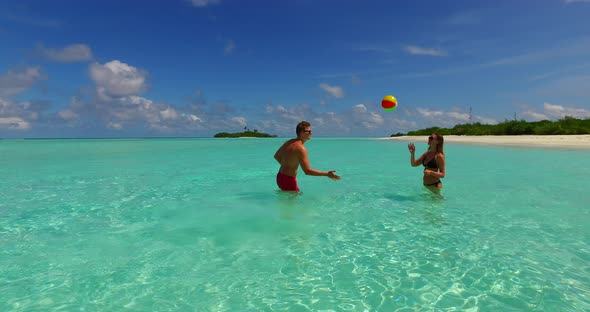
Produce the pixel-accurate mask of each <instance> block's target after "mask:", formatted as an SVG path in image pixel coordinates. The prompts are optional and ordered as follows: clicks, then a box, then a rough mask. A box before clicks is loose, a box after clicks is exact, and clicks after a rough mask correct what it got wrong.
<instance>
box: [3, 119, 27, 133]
mask: <svg viewBox="0 0 590 312" xmlns="http://www.w3.org/2000/svg"><path fill="white" fill-rule="evenodd" d="M30 128H31V123H29V122H27V121H25V120H24V119H22V118H19V117H0V129H7V130H29V129H30Z"/></svg>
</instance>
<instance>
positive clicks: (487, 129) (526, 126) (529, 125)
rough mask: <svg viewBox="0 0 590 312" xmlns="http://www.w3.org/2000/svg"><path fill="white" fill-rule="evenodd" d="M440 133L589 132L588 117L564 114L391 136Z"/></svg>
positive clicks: (517, 133) (554, 133)
mask: <svg viewBox="0 0 590 312" xmlns="http://www.w3.org/2000/svg"><path fill="white" fill-rule="evenodd" d="M431 133H440V134H442V135H527V134H528V135H556V134H562V135H569V134H590V118H586V119H576V118H574V117H570V116H565V117H564V118H562V119H559V120H556V121H549V120H541V121H531V122H528V121H525V120H524V119H521V120H506V121H504V122H501V123H499V124H496V125H488V124H481V123H479V122H477V123H471V124H459V125H456V126H454V127H453V128H439V127H431V128H426V129H421V130H416V131H409V132H408V133H407V134H402V133H396V134H392V135H391V136H392V137H394V136H402V135H429V134H431Z"/></svg>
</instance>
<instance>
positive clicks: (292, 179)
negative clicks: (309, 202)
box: [275, 121, 340, 191]
mask: <svg viewBox="0 0 590 312" xmlns="http://www.w3.org/2000/svg"><path fill="white" fill-rule="evenodd" d="M295 133H297V138H296V139H290V140H288V141H286V142H285V143H283V145H282V146H281V147H280V148H279V149H278V150H277V152H276V153H275V159H276V160H277V162H278V163H279V164H280V165H281V168H280V169H279V172H278V173H277V185H278V186H279V188H280V189H281V190H283V191H299V187H298V186H297V178H296V176H297V168H299V166H300V165H301V169H302V170H303V172H305V174H306V175H312V176H325V177H329V178H330V179H332V180H340V176H337V175H336V174H334V172H336V170H330V171H328V172H325V171H319V170H316V169H313V168H311V166H310V165H309V159H308V158H307V149H306V148H305V146H303V144H305V142H307V141H308V140H310V139H311V124H310V123H309V122H307V121H302V122H300V123H299V124H298V125H297V128H295Z"/></svg>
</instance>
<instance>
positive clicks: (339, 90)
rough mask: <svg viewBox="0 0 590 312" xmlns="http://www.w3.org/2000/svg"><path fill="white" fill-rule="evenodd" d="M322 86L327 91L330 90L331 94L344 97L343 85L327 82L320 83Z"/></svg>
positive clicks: (338, 97)
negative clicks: (332, 84)
mask: <svg viewBox="0 0 590 312" xmlns="http://www.w3.org/2000/svg"><path fill="white" fill-rule="evenodd" d="M320 88H321V89H322V90H324V91H326V92H328V93H329V94H330V95H331V96H333V97H335V98H337V99H340V98H343V97H344V91H343V90H342V88H341V87H338V86H331V85H329V84H327V83H320Z"/></svg>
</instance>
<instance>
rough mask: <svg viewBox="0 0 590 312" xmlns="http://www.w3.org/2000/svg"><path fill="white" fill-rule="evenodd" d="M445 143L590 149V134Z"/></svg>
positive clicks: (453, 138) (418, 139) (458, 138)
mask: <svg viewBox="0 0 590 312" xmlns="http://www.w3.org/2000/svg"><path fill="white" fill-rule="evenodd" d="M378 140H387V141H402V142H413V143H425V144H426V143H427V142H428V136H427V135H424V136H399V137H388V138H379V139H378ZM444 140H445V143H448V144H466V145H494V146H511V147H543V148H562V149H590V134H580V135H481V136H480V135H445V136H444Z"/></svg>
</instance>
